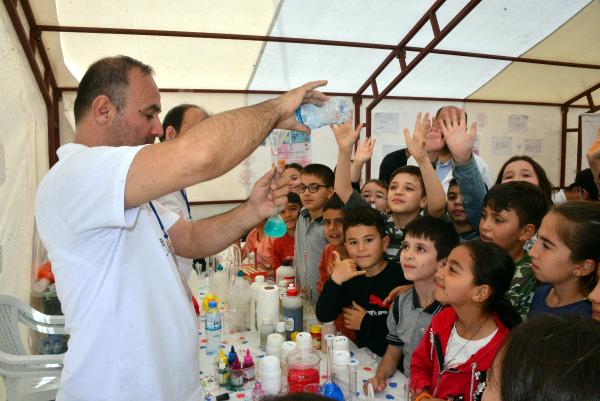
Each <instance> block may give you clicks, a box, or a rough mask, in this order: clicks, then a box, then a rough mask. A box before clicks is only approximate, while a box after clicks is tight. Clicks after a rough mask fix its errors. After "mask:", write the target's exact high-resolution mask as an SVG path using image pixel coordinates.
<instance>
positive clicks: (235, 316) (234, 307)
mask: <svg viewBox="0 0 600 401" xmlns="http://www.w3.org/2000/svg"><path fill="white" fill-rule="evenodd" d="M229 292H230V294H229V311H228V312H227V319H228V320H227V321H228V323H229V326H228V329H229V330H232V331H234V332H238V331H244V330H247V329H248V328H249V327H247V324H246V323H247V322H246V319H248V322H249V321H250V301H251V293H250V284H248V282H247V281H246V279H245V278H244V272H243V271H242V270H239V271H238V272H237V274H236V277H235V280H234V281H233V285H232V286H231V290H230V291H229Z"/></svg>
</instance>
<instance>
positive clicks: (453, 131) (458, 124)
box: [439, 108, 477, 165]
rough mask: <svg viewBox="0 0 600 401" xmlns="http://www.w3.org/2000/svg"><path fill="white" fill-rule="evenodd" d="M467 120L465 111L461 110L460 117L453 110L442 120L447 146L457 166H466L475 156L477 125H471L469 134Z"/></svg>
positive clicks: (445, 114)
mask: <svg viewBox="0 0 600 401" xmlns="http://www.w3.org/2000/svg"><path fill="white" fill-rule="evenodd" d="M466 121H467V118H466V114H465V110H464V109H460V116H459V115H458V112H457V110H456V109H455V108H451V109H450V110H448V112H446V113H444V115H443V118H440V121H439V122H440V128H441V129H442V133H443V134H444V138H445V140H446V145H447V146H448V149H450V153H452V159H454V162H455V163H456V164H459V165H462V164H466V163H467V162H468V161H469V160H471V157H472V155H473V146H474V144H475V138H476V137H477V123H473V124H471V130H470V131H469V132H467V122H466Z"/></svg>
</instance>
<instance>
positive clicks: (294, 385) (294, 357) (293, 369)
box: [286, 348, 321, 393]
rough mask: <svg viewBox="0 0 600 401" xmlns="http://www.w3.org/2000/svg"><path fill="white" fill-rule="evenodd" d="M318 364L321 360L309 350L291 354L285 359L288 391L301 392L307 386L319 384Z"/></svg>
mask: <svg viewBox="0 0 600 401" xmlns="http://www.w3.org/2000/svg"><path fill="white" fill-rule="evenodd" d="M320 362H321V358H320V357H319V355H317V353H315V352H314V351H313V350H312V349H311V348H309V349H302V350H297V351H294V352H291V353H290V354H289V355H288V356H287V358H286V365H287V383H288V391H289V392H290V393H294V392H296V393H297V392H302V391H304V388H305V387H306V385H307V384H311V383H316V384H319V382H320V378H321V375H320V372H319V364H320Z"/></svg>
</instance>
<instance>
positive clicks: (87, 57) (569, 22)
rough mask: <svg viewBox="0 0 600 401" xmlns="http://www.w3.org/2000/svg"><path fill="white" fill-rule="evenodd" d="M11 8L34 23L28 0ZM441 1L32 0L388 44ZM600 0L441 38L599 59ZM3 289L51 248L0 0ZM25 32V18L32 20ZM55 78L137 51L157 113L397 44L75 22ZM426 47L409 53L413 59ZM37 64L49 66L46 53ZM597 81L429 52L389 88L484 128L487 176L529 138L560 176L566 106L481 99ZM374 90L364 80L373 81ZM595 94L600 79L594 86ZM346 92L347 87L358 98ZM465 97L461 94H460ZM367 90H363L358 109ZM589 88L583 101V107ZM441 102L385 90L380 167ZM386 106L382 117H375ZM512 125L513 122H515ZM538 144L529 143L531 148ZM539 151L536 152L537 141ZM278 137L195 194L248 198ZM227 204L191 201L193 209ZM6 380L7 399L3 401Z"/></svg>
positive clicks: (213, 103) (237, 98) (50, 17)
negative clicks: (158, 101) (41, 226)
mask: <svg viewBox="0 0 600 401" xmlns="http://www.w3.org/2000/svg"><path fill="white" fill-rule="evenodd" d="M23 1H25V0H19V1H18V2H17V4H18V5H17V9H18V12H19V15H20V16H21V19H22V20H24V18H23V16H24V14H25V13H24V8H23V6H22V2H23ZM467 2H468V1H467V0H447V1H446V2H445V3H444V5H442V7H441V8H440V9H439V11H438V12H437V18H438V21H439V25H440V27H442V28H443V27H444V26H445V25H446V24H447V23H448V21H449V20H450V19H451V18H452V17H453V16H454V15H455V14H456V13H457V11H458V10H460V9H461V8H462V7H463V6H464V5H465V4H467ZM433 3H434V0H403V1H397V0H379V1H364V0H329V1H326V2H325V1H320V0H304V1H299V0H287V1H286V0H254V1H251V2H245V1H220V0H205V1H202V2H198V1H195V0H177V1H174V2H165V1H159V0H129V1H126V2H123V1H117V0H105V1H93V0H54V1H51V0H29V4H30V5H31V8H32V11H33V16H34V18H35V22H36V23H37V24H38V25H47V26H64V27H69V26H71V27H72V26H75V27H96V28H123V29H140V30H165V31H180V32H206V33H220V34H240V35H258V36H269V35H270V36H281V37H286V38H309V39H317V40H334V41H346V42H361V43H366V44H369V43H370V44H384V45H390V46H394V45H397V44H398V43H399V42H400V40H401V39H402V38H403V37H404V36H405V35H406V33H407V32H409V31H410V29H411V28H412V27H413V26H414V24H415V23H416V21H417V20H418V19H419V18H420V17H421V16H422V15H423V13H424V12H425V11H426V10H427V9H428V8H429V7H430V6H431V5H432V4H433ZM599 21H600V0H528V1H522V0H485V1H481V2H480V3H479V4H478V5H477V6H476V7H475V9H474V10H473V11H471V12H470V14H469V15H468V16H467V17H466V18H465V19H464V20H463V21H462V22H461V23H460V24H459V25H458V26H457V27H456V28H455V29H454V30H453V31H452V32H450V34H449V35H448V36H447V37H446V38H445V39H444V40H443V41H442V42H441V43H440V44H439V45H438V46H437V47H436V48H437V49H445V50H454V51H463V52H479V53H487V54H497V55H503V56H511V57H528V58H537V59H545V60H554V61H561V62H571V63H584V64H590V65H595V66H598V65H600V47H599V46H598V45H597V40H595V39H596V38H598V37H600V23H599ZM0 22H1V25H0V56H1V57H2V60H3V63H2V64H1V65H0V88H1V89H0V96H1V97H0V99H1V101H0V199H2V206H3V207H2V208H1V209H0V223H1V224H0V292H2V293H10V294H14V295H16V296H18V297H20V298H22V299H26V298H27V297H28V296H29V285H30V282H31V276H32V271H33V268H34V267H35V266H36V265H37V264H38V263H39V262H41V261H42V259H43V258H44V251H43V249H42V248H41V246H40V245H39V241H38V240H37V235H36V233H35V230H34V221H33V200H34V196H35V190H36V187H37V184H38V182H39V180H40V179H41V177H42V176H43V174H44V173H45V172H46V171H47V169H48V133H47V130H48V120H47V108H46V105H45V104H44V101H43V97H42V96H41V95H40V91H39V88H38V86H37V85H36V83H35V80H34V78H33V75H32V73H31V68H30V66H29V64H28V61H27V58H26V56H25V54H24V53H23V51H22V48H21V43H20V42H19V40H18V38H17V35H16V34H15V31H14V30H13V28H12V22H11V21H10V19H9V17H8V13H7V11H6V9H5V8H4V7H0ZM25 31H26V32H29V26H28V25H27V24H25ZM432 32H433V31H432V29H431V27H430V25H429V24H427V25H426V27H425V28H424V29H423V30H422V31H421V32H419V33H418V34H417V35H416V36H415V38H413V40H411V41H410V43H409V46H413V47H423V46H425V45H426V44H427V43H428V42H429V41H430V40H431V38H432ZM41 39H42V40H43V42H44V45H45V48H46V51H47V53H48V57H49V61H50V66H51V69H52V72H53V74H54V77H55V78H56V82H57V85H58V87H59V88H73V87H76V86H77V84H78V80H79V79H81V77H82V75H83V73H84V72H85V70H86V69H87V67H88V65H89V64H90V63H92V62H93V61H95V60H97V59H99V58H101V57H103V56H107V55H116V54H127V55H130V56H132V57H135V58H138V59H140V60H142V61H143V62H146V63H148V64H150V65H151V66H153V68H154V70H155V72H156V74H155V79H156V82H157V84H158V86H159V88H163V89H165V88H169V89H181V92H172V91H168V92H167V91H165V92H163V94H162V103H163V110H164V111H167V110H168V109H170V108H171V107H173V106H175V105H177V104H179V103H184V102H185V103H196V104H199V105H202V106H203V107H205V108H206V109H207V110H208V111H210V112H211V113H218V112H221V111H224V110H229V109H232V108H236V107H243V106H246V105H250V104H255V103H257V102H260V101H263V100H265V99H268V98H271V97H272V95H265V94H256V93H251V94H242V93H192V92H191V91H190V89H225V90H227V89H229V90H245V89H247V90H251V91H263V90H270V91H284V90H287V89H289V88H291V87H294V86H297V85H300V84H302V83H304V82H306V81H309V80H314V79H328V80H329V84H328V86H327V87H326V88H325V90H327V91H330V92H343V93H348V94H352V93H355V92H356V91H357V89H358V88H359V87H360V86H361V85H362V84H363V83H364V82H365V81H366V80H367V78H368V77H369V76H370V75H371V74H372V73H373V71H374V70H375V68H376V67H377V66H378V65H379V64H380V63H381V62H382V61H383V60H384V59H385V58H386V56H387V55H388V54H389V52H390V51H389V50H382V49H375V48H366V47H342V46H327V45H311V44H300V43H279V42H267V41H260V40H233V39H207V38H189V37H178V36H177V35H175V36H167V35H166V34H162V35H124V34H108V33H102V34H99V33H72V32H62V33H59V32H52V31H47V30H44V31H43V32H42V34H41ZM415 56H416V53H415V52H408V53H407V62H410V61H411V60H412V58H414V57H415ZM36 61H37V63H38V64H41V58H40V56H39V54H37V55H36ZM399 72H400V68H399V63H398V62H397V60H394V62H392V63H391V64H390V65H389V66H388V67H387V68H386V69H385V70H384V71H383V72H382V74H381V75H380V76H379V78H378V80H377V84H378V87H379V90H380V91H381V90H382V89H383V88H385V86H386V85H387V84H388V83H389V82H390V81H391V80H392V79H393V78H394V77H396V76H397V74H398V73H399ZM599 82H600V70H599V69H598V68H573V67H557V66H549V65H539V64H529V63H518V62H514V63H511V62H509V61H499V60H494V59H484V58H473V57H462V56H456V55H452V56H449V55H440V54H429V55H428V56H427V57H426V58H425V59H424V60H423V61H422V62H421V63H420V64H419V65H418V66H417V67H416V68H415V69H414V70H413V71H412V72H411V73H410V74H409V75H408V76H407V77H406V79H404V80H403V81H402V82H401V83H400V84H399V85H398V86H397V87H396V88H394V89H393V90H392V91H391V93H390V95H393V96H408V97H426V98H452V99H457V101H456V102H454V103H453V104H457V105H460V106H464V107H465V108H466V110H467V112H468V113H469V118H470V119H471V120H473V121H477V122H478V124H479V127H480V129H479V142H478V148H479V152H480V154H481V155H482V156H483V157H484V159H486V160H487V161H488V164H489V165H490V167H491V169H492V172H493V173H495V172H496V171H497V169H498V167H499V165H500V164H501V163H502V162H503V161H504V160H505V159H506V158H507V157H508V156H510V155H511V154H516V153H524V152H526V149H533V153H532V155H533V156H534V157H535V158H536V159H537V160H539V161H540V162H541V163H542V164H543V165H544V166H545V167H546V169H547V172H548V174H549V176H550V178H551V180H552V181H553V183H554V184H558V178H559V176H560V173H561V171H560V137H561V113H560V108H559V107H557V106H552V107H544V106H533V105H531V106H523V105H515V104H509V105H499V104H482V103H471V102H469V101H472V100H482V99H485V100H490V99H491V100H501V101H522V102H543V103H552V104H555V105H559V104H562V103H564V102H566V101H567V100H569V99H570V98H572V97H573V96H575V95H577V94H579V93H581V92H583V91H585V90H586V89H588V88H590V87H592V86H594V85H596V84H598V83H599ZM365 94H366V95H369V94H371V88H370V87H369V88H368V89H367V91H366V92H365ZM74 96H75V92H73V91H72V90H69V89H65V91H64V92H63V93H62V100H61V102H60V104H59V111H60V112H59V125H60V135H61V143H66V142H69V141H71V140H72V138H73V132H74V129H75V127H74V122H73V114H72V108H73V101H74ZM591 98H592V100H593V102H594V104H595V105H598V104H600V90H598V91H596V92H595V93H594V94H592V96H591ZM348 99H349V100H351V99H350V97H348ZM461 99H465V100H466V101H467V102H462V101H461ZM370 101H371V100H370V99H369V98H365V99H363V103H362V106H361V108H360V110H361V111H360V112H361V120H362V121H364V120H365V108H366V106H368V104H369V103H370ZM587 102H588V100H587V99H586V98H583V99H580V100H578V101H577V102H575V104H576V105H579V106H581V105H587ZM444 104H448V102H446V101H441V100H435V99H431V100H412V101H407V100H403V101H400V100H389V99H388V100H384V101H383V102H381V103H380V104H379V105H378V106H377V108H375V109H374V110H373V119H374V125H376V124H377V121H378V120H377V119H378V118H379V117H381V115H382V113H389V116H392V117H393V118H394V124H392V125H391V126H386V127H387V128H385V129H374V132H373V135H374V137H375V138H376V139H377V145H376V148H375V152H374V156H373V161H372V162H373V169H372V175H373V176H376V175H377V173H378V171H377V170H378V168H377V166H378V164H379V162H380V161H381V159H382V158H383V156H384V155H385V153H386V152H388V151H390V150H391V149H395V148H398V147H401V146H404V144H403V138H402V135H401V134H400V132H401V129H402V128H404V127H411V126H412V124H413V123H414V115H415V113H416V112H418V111H429V112H435V110H436V109H437V108H438V107H440V106H442V105H444ZM585 110H586V109H584V108H577V109H570V111H569V114H568V127H570V128H573V127H577V125H578V121H577V120H578V116H579V114H580V113H581V112H583V111H585ZM378 114H379V117H378ZM511 121H513V122H514V121H519V124H516V125H515V124H512V123H511ZM532 144H535V146H534V147H532V146H531V145H532ZM576 148H577V133H576V132H569V134H568V136H567V152H566V183H567V184H568V183H570V182H571V181H572V178H573V176H574V174H575V171H576V152H575V150H576ZM332 149H335V142H334V140H333V138H332V136H331V134H330V132H329V130H328V128H323V129H319V130H316V131H315V132H314V133H313V137H312V155H313V160H314V161H317V162H322V163H325V164H327V165H329V166H331V167H333V166H334V164H335V151H333V150H332ZM536 152H537V153H536ZM269 164H270V163H269V156H268V149H267V148H266V147H265V146H260V147H259V148H258V149H257V150H256V152H255V153H254V154H253V155H251V156H250V157H249V158H248V160H246V161H245V162H244V163H242V164H240V165H239V166H238V167H236V168H235V169H233V170H232V171H230V172H229V173H228V174H226V175H225V176H223V177H221V178H219V179H216V180H213V181H210V182H206V183H202V184H199V185H196V186H194V187H192V188H190V189H189V191H188V193H189V194H190V198H191V200H192V201H205V202H214V201H220V200H240V199H243V198H245V197H246V196H247V194H248V193H249V191H250V188H251V185H252V182H253V181H254V180H255V179H256V178H258V176H260V175H261V174H262V173H263V172H264V170H266V169H267V168H268V167H269ZM228 207H230V206H228V205H226V206H222V205H221V206H216V207H213V206H206V207H202V208H201V207H200V206H195V207H194V209H193V214H194V215H195V217H200V216H206V215H208V214H211V213H214V212H216V211H222V210H223V209H224V208H228ZM1 398H2V397H1V392H0V399H1Z"/></svg>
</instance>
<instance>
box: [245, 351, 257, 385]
mask: <svg viewBox="0 0 600 401" xmlns="http://www.w3.org/2000/svg"><path fill="white" fill-rule="evenodd" d="M242 367H243V368H244V381H250V380H254V377H255V374H254V361H253V360H252V355H250V350H249V349H247V350H246V355H244V364H243V365H242Z"/></svg>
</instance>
